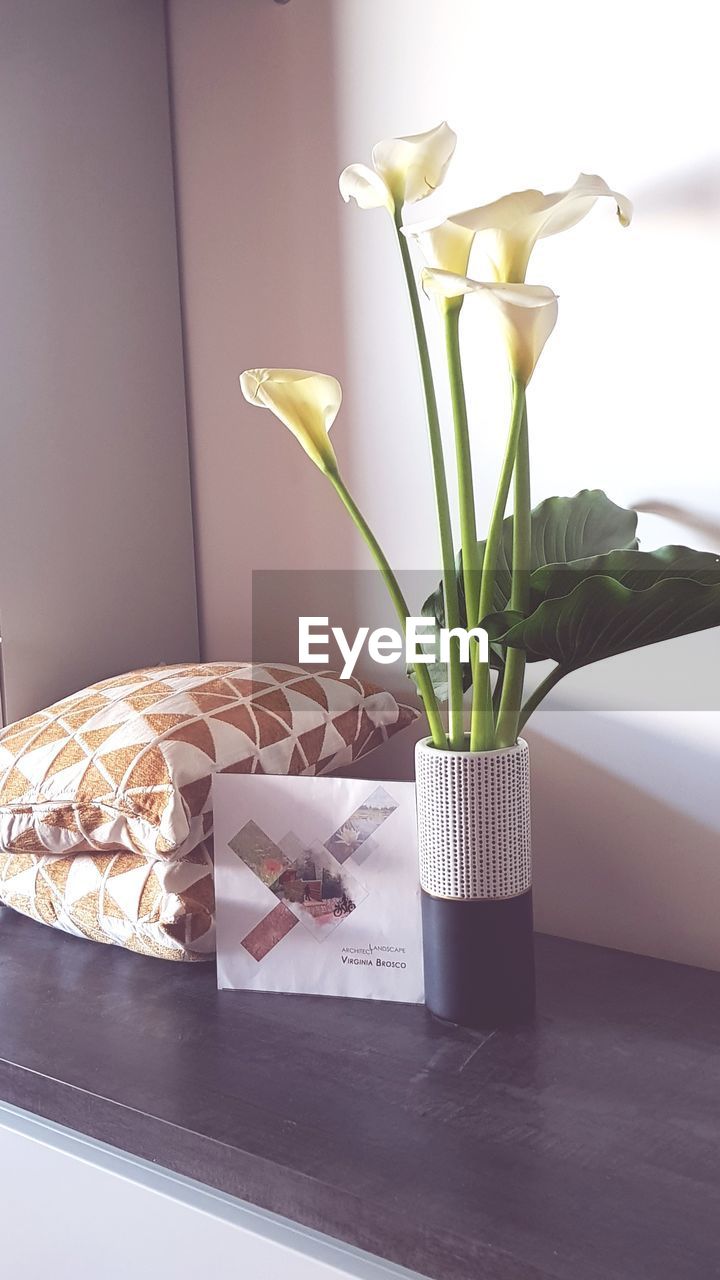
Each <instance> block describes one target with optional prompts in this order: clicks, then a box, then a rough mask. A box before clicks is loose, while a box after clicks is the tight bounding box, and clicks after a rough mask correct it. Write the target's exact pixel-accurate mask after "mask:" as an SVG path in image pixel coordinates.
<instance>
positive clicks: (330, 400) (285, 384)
mask: <svg viewBox="0 0 720 1280" xmlns="http://www.w3.org/2000/svg"><path fill="white" fill-rule="evenodd" d="M240 387H241V389H242V393H243V395H244V397H245V399H246V400H249V402H250V404H256V405H259V406H260V407H261V408H262V409H270V410H271V411H272V412H273V413H274V414H275V417H276V418H279V419H280V421H281V422H282V423H284V424H285V426H286V427H287V428H288V430H289V431H292V433H293V435H294V436H295V438H296V439H297V440H299V442H300V444H301V445H302V447H303V449H304V450H305V452H306V453H307V455H308V457H310V458H312V461H313V462H314V463H315V466H316V467H319V468H320V470H321V471H324V472H326V473H330V474H331V475H337V469H338V464H337V458H336V457H335V450H334V449H333V447H332V445H331V443H330V437H329V436H328V431H329V430H330V428H331V426H332V424H333V422H334V421H335V418H336V417H337V412H338V409H339V408H340V404H341V402H342V387H341V386H340V383H339V382H338V380H337V378H332V377H330V375H329V374H326V373H310V372H308V370H306V369H247V370H246V371H245V373H241V374H240Z"/></svg>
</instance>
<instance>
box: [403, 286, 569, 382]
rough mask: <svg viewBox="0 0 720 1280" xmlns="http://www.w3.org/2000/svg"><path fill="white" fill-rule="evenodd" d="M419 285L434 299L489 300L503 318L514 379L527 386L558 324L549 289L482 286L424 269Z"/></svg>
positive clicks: (556, 307)
mask: <svg viewBox="0 0 720 1280" xmlns="http://www.w3.org/2000/svg"><path fill="white" fill-rule="evenodd" d="M422 286H423V289H424V290H425V292H426V294H428V296H433V297H436V298H444V299H449V300H451V299H456V298H461V297H463V296H464V295H465V294H468V293H481V294H484V295H485V297H486V298H489V299H490V300H491V301H492V302H493V303H494V304H495V306H496V307H497V308H498V310H499V311H500V314H501V317H502V321H503V325H504V328H505V336H506V339H507V344H508V354H509V359H510V368H511V370H512V373H513V376H514V377H516V378H518V379H519V380H520V381H521V382H522V383H523V384H524V385H525V386H527V384H528V382H529V381H530V379H531V377H532V375H533V372H534V370H535V366H536V364H537V362H538V360H539V359H540V355H541V354H542V349H543V347H544V346H545V343H546V342H547V340H548V338H549V337H550V334H551V333H552V331H553V329H554V328H555V323H556V321H557V314H558V300H557V295H556V294H555V293H553V291H552V289H549V288H548V287H547V285H541V284H506V283H499V282H497V281H493V282H489V283H485V282H482V281H480V280H469V279H468V277H467V276H458V275H455V274H453V272H451V271H435V270H432V269H431V268H427V267H426V268H425V270H424V271H423V273H422Z"/></svg>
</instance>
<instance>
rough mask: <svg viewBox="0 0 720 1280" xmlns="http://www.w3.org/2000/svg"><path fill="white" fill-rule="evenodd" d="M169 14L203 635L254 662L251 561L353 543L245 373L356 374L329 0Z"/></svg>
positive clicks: (186, 8) (344, 556) (255, 564)
mask: <svg viewBox="0 0 720 1280" xmlns="http://www.w3.org/2000/svg"><path fill="white" fill-rule="evenodd" d="M169 19H170V50H171V65H172V83H173V102H174V110H175V133H176V159H177V182H178V193H179V225H180V242H181V261H182V279H183V303H184V316H185V334H186V357H187V372H188V388H189V410H190V432H191V447H192V460H193V480H194V489H195V495H196V522H195V536H196V544H197V559H198V587H199V604H200V622H201V639H202V645H203V652H204V654H205V655H206V656H207V657H210V658H217V659H221V658H243V657H246V656H248V655H249V652H250V639H251V618H250V611H251V575H252V571H253V570H254V569H263V568H281V569H304V568H306V567H312V566H315V565H319V564H322V565H324V566H326V567H328V568H332V567H344V566H345V565H346V564H347V563H348V556H349V555H350V554H351V553H350V552H349V550H348V547H349V545H350V543H351V541H352V538H351V534H350V531H349V530H348V529H347V526H346V523H345V519H344V517H343V514H342V512H341V511H340V510H339V508H338V504H337V499H336V498H335V497H334V495H333V494H332V492H331V491H330V490H329V488H328V485H327V482H326V481H325V480H324V479H323V478H322V476H321V475H320V473H319V472H316V471H315V470H314V469H313V468H312V466H311V465H310V464H309V463H308V461H307V459H306V458H305V455H304V454H302V453H301V452H300V450H299V449H298V446H297V445H296V444H295V442H294V441H293V440H292V439H291V438H290V436H289V435H288V433H287V432H284V431H283V430H282V428H281V427H280V426H279V425H278V423H277V422H276V421H275V420H274V419H273V418H271V416H270V414H267V413H264V414H263V413H260V412H259V411H258V410H255V409H253V408H251V407H250V406H249V405H247V404H246V403H245V401H244V400H243V399H242V396H241V393H240V388H239V384H238V376H239V374H240V373H241V372H242V370H243V369H246V368H255V367H258V366H266V365H277V366H283V367H287V368H311V369H312V368H320V369H324V370H327V371H332V372H335V373H337V374H339V375H340V376H342V374H343V371H344V362H345V335H344V317H343V313H342V307H341V292H342V286H341V263H340V246H339V233H338V229H337V219H336V216H335V214H336V210H335V205H336V204H337V203H338V202H339V198H338V201H336V200H335V193H336V189H337V188H336V182H337V143H336V138H335V112H336V105H335V80H334V71H333V65H332V24H331V6H330V5H329V3H328V0H314V2H313V4H312V6H307V5H289V6H287V7H283V6H280V5H275V4H272V3H270V2H269V0H243V3H241V4H238V3H236V0H211V3H209V4H205V3H203V4H202V5H198V4H197V3H196V0H180V3H173V4H171V5H170V9H169ZM310 87H312V89H311V91H309V90H310ZM339 286H340V287H339ZM341 422H342V419H341V420H340V422H339V423H338V426H337V428H336V433H337V434H338V435H339V434H340V432H341V425H340V423H341ZM341 448H345V449H347V440H346V439H343V440H341V441H340V442H339V443H338V449H339V450H340V449H341ZM268 643H269V644H270V643H272V640H271V637H270V635H268ZM281 656H282V654H280V653H273V652H271V653H268V654H267V657H270V658H276V659H277V658H279V657H281Z"/></svg>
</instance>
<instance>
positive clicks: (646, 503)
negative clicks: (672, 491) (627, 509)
mask: <svg viewBox="0 0 720 1280" xmlns="http://www.w3.org/2000/svg"><path fill="white" fill-rule="evenodd" d="M630 506H631V507H633V508H634V510H635V511H640V512H643V513H645V514H647V515H652V516H662V517H663V518H664V519H665V520H672V521H673V522H674V523H675V524H680V525H684V526H685V528H686V529H692V530H693V532H695V533H701V534H702V535H703V537H704V538H708V539H709V540H710V541H712V542H713V543H714V545H715V546H716V547H717V548H719V549H720V520H718V517H717V516H716V515H709V514H706V513H705V512H703V511H695V510H693V508H692V507H686V506H683V505H682V504H681V503H679V502H667V501H666V500H665V499H664V498H639V499H638V501H637V502H631V503H630Z"/></svg>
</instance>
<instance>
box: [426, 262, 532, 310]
mask: <svg viewBox="0 0 720 1280" xmlns="http://www.w3.org/2000/svg"><path fill="white" fill-rule="evenodd" d="M421 281H422V286H423V289H424V290H425V292H426V293H427V294H428V296H431V295H432V296H437V297H442V298H459V297H461V296H462V295H463V294H466V293H486V292H487V293H489V294H492V296H493V298H494V299H495V300H496V301H498V302H507V303H512V304H513V305H514V306H517V307H524V308H526V309H532V308H533V307H544V306H547V304H548V303H549V302H550V301H552V299H553V298H555V297H556V295H555V294H554V293H553V291H552V289H549V288H548V286H547V285H544V284H503V283H497V282H496V281H484V280H470V279H468V277H467V276H461V275H456V274H455V272H453V271H435V270H432V269H430V268H429V267H425V269H424V270H423V272H422V276H421Z"/></svg>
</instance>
